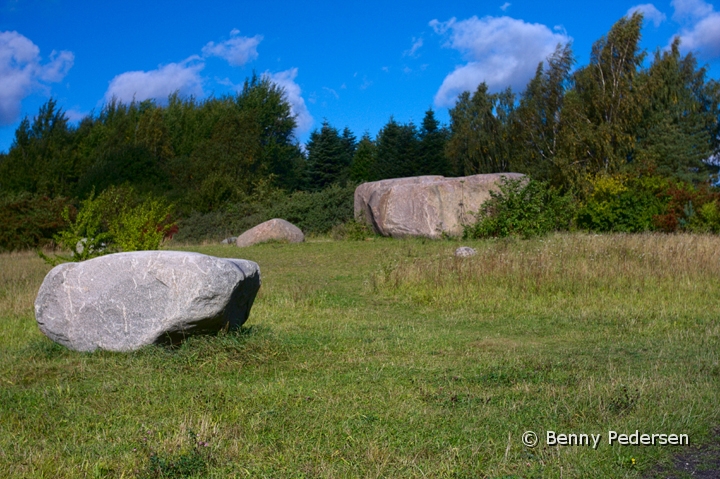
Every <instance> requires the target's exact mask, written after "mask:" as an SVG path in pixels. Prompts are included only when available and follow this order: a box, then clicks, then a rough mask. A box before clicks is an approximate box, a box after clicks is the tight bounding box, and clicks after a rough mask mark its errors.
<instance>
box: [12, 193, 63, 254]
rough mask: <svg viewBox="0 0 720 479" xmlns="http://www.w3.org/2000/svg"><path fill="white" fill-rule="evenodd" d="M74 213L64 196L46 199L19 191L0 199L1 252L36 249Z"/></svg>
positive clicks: (51, 236)
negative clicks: (66, 214) (66, 212)
mask: <svg viewBox="0 0 720 479" xmlns="http://www.w3.org/2000/svg"><path fill="white" fill-rule="evenodd" d="M66 208H68V217H70V216H73V215H74V214H75V211H74V209H73V208H72V207H71V206H69V203H68V200H67V199H66V198H62V197H59V198H49V197H47V196H33V195H31V194H29V193H21V194H19V195H14V196H6V197H3V198H0V225H2V226H1V227H0V251H15V250H22V249H29V248H37V247H41V246H44V245H45V244H47V243H49V242H50V241H51V240H52V238H53V235H55V234H57V233H58V231H60V230H61V229H62V228H64V227H65V226H67V220H66V219H65V218H64V217H63V210H65V209H66Z"/></svg>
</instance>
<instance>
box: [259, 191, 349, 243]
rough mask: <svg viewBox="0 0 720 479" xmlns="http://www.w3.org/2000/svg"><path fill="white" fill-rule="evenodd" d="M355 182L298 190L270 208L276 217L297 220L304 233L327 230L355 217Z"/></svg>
mask: <svg viewBox="0 0 720 479" xmlns="http://www.w3.org/2000/svg"><path fill="white" fill-rule="evenodd" d="M354 194H355V185H348V186H339V185H337V184H333V185H331V186H329V187H327V188H325V189H324V190H321V191H316V192H305V191H298V192H295V193H293V194H292V195H290V196H289V197H288V198H287V200H286V201H284V202H282V203H278V204H276V205H274V206H273V207H271V208H270V212H271V215H272V217H273V218H282V219H284V220H287V221H289V222H290V223H292V224H294V225H295V226H297V227H298V228H300V229H301V230H303V232H304V233H305V234H308V233H311V234H324V233H327V232H329V231H330V230H331V229H332V228H333V227H334V226H337V225H340V224H342V223H345V222H347V221H350V220H352V219H353V197H354Z"/></svg>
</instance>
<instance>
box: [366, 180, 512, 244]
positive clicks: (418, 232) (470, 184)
mask: <svg viewBox="0 0 720 479" xmlns="http://www.w3.org/2000/svg"><path fill="white" fill-rule="evenodd" d="M502 177H507V178H522V177H523V175H521V174H519V173H494V174H488V175H473V176H465V177H459V178H445V177H444V176H415V177H411V178H396V179H391V180H381V181H373V182H370V183H363V184H361V185H360V186H358V187H357V189H355V217H356V218H359V219H360V220H364V221H366V222H367V223H368V224H370V225H372V226H373V228H374V229H375V232H376V233H378V234H381V235H383V236H392V237H394V238H403V237H407V236H423V237H426V238H440V237H441V236H442V235H443V234H446V235H450V236H459V235H461V234H462V232H463V225H465V224H472V223H473V222H475V216H474V215H473V213H476V212H477V211H479V210H480V206H481V205H482V204H483V203H484V202H485V201H487V200H488V199H489V198H490V191H493V190H498V183H499V181H500V180H501V178H502Z"/></svg>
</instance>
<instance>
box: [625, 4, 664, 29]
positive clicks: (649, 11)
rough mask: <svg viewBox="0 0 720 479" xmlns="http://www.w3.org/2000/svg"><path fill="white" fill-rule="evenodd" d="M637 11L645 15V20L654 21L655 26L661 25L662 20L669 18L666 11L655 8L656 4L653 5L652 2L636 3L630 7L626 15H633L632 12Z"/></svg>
mask: <svg viewBox="0 0 720 479" xmlns="http://www.w3.org/2000/svg"><path fill="white" fill-rule="evenodd" d="M635 12H640V13H642V14H643V17H645V20H647V21H650V22H652V24H653V25H655V27H659V26H660V24H661V23H662V22H664V21H665V20H667V16H665V14H664V13H662V12H661V11H660V10H658V9H657V8H655V5H653V4H652V3H643V4H642V5H635V6H634V7H630V9H629V10H628V11H627V13H626V14H625V16H626V17H631V16H632V14H633V13H635Z"/></svg>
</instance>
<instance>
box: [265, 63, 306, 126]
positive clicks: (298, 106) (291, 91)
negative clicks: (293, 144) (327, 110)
mask: <svg viewBox="0 0 720 479" xmlns="http://www.w3.org/2000/svg"><path fill="white" fill-rule="evenodd" d="M297 73H298V69H297V68H291V69H289V70H285V71H282V72H277V73H268V72H266V73H265V75H266V76H267V77H268V78H269V79H270V81H271V82H273V83H275V84H276V85H277V86H279V87H281V88H282V89H283V90H285V99H286V100H287V101H288V103H290V108H291V110H292V113H293V115H295V122H296V126H295V135H296V136H297V135H302V134H303V133H307V132H308V131H310V128H312V125H313V121H314V120H313V117H312V116H311V115H310V112H309V111H308V109H307V106H305V100H304V99H303V97H302V91H301V90H300V85H298V84H297V83H295V77H297Z"/></svg>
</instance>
